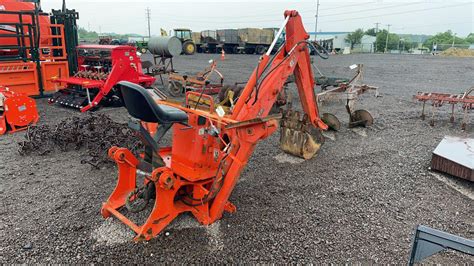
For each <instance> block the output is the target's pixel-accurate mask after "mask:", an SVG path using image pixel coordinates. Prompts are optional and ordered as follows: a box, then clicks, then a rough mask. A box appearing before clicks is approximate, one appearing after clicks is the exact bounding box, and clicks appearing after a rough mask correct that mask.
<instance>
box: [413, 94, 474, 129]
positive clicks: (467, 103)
mask: <svg viewBox="0 0 474 266" xmlns="http://www.w3.org/2000/svg"><path fill="white" fill-rule="evenodd" d="M473 92H474V87H472V88H470V89H469V90H467V91H466V92H464V93H458V94H449V93H441V92H418V94H416V95H415V96H414V97H413V98H414V99H415V100H418V101H419V102H423V108H422V110H421V119H422V120H425V118H426V115H425V105H426V103H427V102H430V103H431V106H432V108H433V109H432V112H431V120H430V126H434V124H435V116H436V112H437V110H438V109H439V108H440V107H442V106H443V105H444V104H447V105H449V104H450V105H451V116H450V122H451V123H454V120H455V119H454V113H455V106H456V105H458V104H459V105H461V108H462V110H463V118H462V122H461V128H462V130H466V127H467V122H468V112H469V110H472V109H473V108H474V95H472V93H473Z"/></svg>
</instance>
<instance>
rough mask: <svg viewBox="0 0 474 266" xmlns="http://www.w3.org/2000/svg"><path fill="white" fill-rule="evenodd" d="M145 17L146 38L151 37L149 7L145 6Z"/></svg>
mask: <svg viewBox="0 0 474 266" xmlns="http://www.w3.org/2000/svg"><path fill="white" fill-rule="evenodd" d="M146 19H147V20H148V38H151V28H150V19H151V10H150V8H149V7H147V8H146Z"/></svg>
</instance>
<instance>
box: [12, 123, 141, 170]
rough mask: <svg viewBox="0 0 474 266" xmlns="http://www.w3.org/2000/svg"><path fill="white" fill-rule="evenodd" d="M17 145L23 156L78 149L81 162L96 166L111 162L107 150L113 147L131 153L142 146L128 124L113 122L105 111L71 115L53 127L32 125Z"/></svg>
mask: <svg viewBox="0 0 474 266" xmlns="http://www.w3.org/2000/svg"><path fill="white" fill-rule="evenodd" d="M18 144H19V149H18V151H19V153H20V154H21V155H30V154H37V155H46V154H48V153H53V152H55V151H71V150H79V151H81V153H82V156H81V157H83V159H82V161H81V162H82V163H88V164H91V165H92V166H94V167H96V168H98V167H99V165H100V164H103V163H107V162H111V161H109V159H108V156H107V151H108V149H109V148H110V147H112V146H115V145H119V146H121V147H127V148H129V149H130V150H131V151H132V152H136V151H138V150H141V148H142V147H143V146H142V144H141V142H140V141H139V139H138V138H137V137H135V135H134V132H133V131H132V130H131V129H130V128H128V126H127V125H126V124H121V123H117V122H114V121H113V120H112V119H110V118H109V117H108V116H106V115H103V114H98V115H96V114H89V115H87V116H81V117H69V118H66V119H63V120H62V121H60V122H59V123H58V124H56V125H54V126H50V125H41V126H32V127H29V128H28V130H27V133H26V135H25V140H24V141H21V142H19V143H18Z"/></svg>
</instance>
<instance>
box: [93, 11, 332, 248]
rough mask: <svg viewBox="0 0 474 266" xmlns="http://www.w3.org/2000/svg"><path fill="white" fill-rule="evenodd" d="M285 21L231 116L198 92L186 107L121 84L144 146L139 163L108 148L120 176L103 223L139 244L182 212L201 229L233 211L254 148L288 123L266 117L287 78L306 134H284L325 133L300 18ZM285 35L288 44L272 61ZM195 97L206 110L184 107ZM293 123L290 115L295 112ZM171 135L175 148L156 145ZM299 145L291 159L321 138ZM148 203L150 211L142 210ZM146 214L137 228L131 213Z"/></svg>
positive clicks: (308, 152) (309, 151)
mask: <svg viewBox="0 0 474 266" xmlns="http://www.w3.org/2000/svg"><path fill="white" fill-rule="evenodd" d="M284 16H285V22H284V24H283V26H282V28H281V29H280V31H279V32H278V34H277V36H276V38H275V41H274V42H273V44H272V45H271V47H270V48H269V50H268V52H267V54H265V55H263V56H262V57H261V59H260V61H259V63H258V65H257V67H256V69H255V71H254V72H253V73H252V75H251V76H250V79H249V81H248V82H247V84H246V86H245V88H244V89H243V90H242V93H241V95H240V96H239V98H238V99H236V102H235V105H234V106H233V108H230V110H228V112H225V111H224V110H223V108H222V107H220V106H217V105H216V104H214V100H213V98H212V97H211V96H209V95H205V94H202V93H197V92H191V91H189V92H187V93H186V104H184V105H181V104H180V103H172V102H169V101H165V100H158V99H156V97H153V95H152V93H151V92H150V91H149V90H146V89H144V88H143V87H141V86H139V85H137V84H133V83H130V82H126V81H122V82H119V83H118V87H119V89H120V91H121V93H122V97H123V101H124V104H125V107H126V108H127V111H128V112H129V114H130V115H131V116H132V117H133V119H132V121H131V122H130V123H129V125H130V127H131V128H133V129H135V130H136V131H137V133H138V134H139V136H140V137H141V139H142V141H143V142H144V144H145V147H146V148H145V152H144V154H142V155H141V156H139V157H136V156H135V155H133V154H132V153H131V152H130V151H129V150H127V149H125V148H118V147H112V148H111V149H110V150H109V156H110V157H111V158H112V159H113V160H115V162H116V163H117V166H118V169H119V175H118V182H117V185H116V187H115V189H114V191H113V192H112V194H111V195H110V196H109V198H108V200H107V201H106V202H105V203H104V204H103V206H102V211H101V212H102V215H103V216H104V217H111V216H115V217H116V218H118V219H119V220H120V221H122V222H123V223H125V224H127V225H128V226H129V227H130V228H131V229H132V230H133V231H135V232H136V234H137V236H136V237H135V240H136V241H138V240H149V239H151V238H153V237H155V236H156V235H157V234H159V233H160V232H161V231H162V230H163V229H164V228H165V227H166V226H167V225H168V224H169V223H170V222H171V221H172V220H173V219H174V218H175V217H176V216H178V215H179V214H180V213H183V212H190V213H192V215H193V216H194V217H195V218H196V219H197V220H198V221H199V222H200V223H202V224H204V225H208V224H211V223H213V222H215V221H216V220H218V219H220V218H221V217H222V214H223V212H224V211H227V212H234V211H236V207H235V206H234V205H233V204H232V203H230V202H229V197H230V195H231V193H232V190H233V189H234V186H235V184H236V183H237V181H238V179H239V176H240V173H241V172H242V170H243V169H244V167H245V165H246V164H247V162H248V160H249V158H250V156H251V155H252V152H253V150H254V149H255V146H256V144H257V143H258V142H259V141H260V140H262V139H264V138H266V137H268V136H270V135H271V134H272V133H274V132H275V131H276V130H277V129H278V121H279V120H280V119H282V117H288V115H287V116H285V115H282V114H270V110H271V109H272V106H273V105H274V104H275V102H276V101H277V99H278V95H279V94H280V92H281V91H282V90H283V86H284V84H285V81H286V80H287V78H288V77H289V76H290V75H294V76H295V80H296V85H297V87H298V92H299V96H300V99H301V105H302V109H303V112H304V113H305V115H304V117H303V119H301V118H299V117H298V122H299V124H303V123H304V124H305V127H306V128H305V129H304V130H302V128H298V126H297V125H298V123H296V124H292V125H291V126H290V127H287V128H288V130H294V131H298V132H303V131H304V133H305V134H311V131H316V132H319V131H320V130H326V129H327V125H326V124H324V123H323V122H322V120H321V118H320V117H319V113H318V108H317V104H316V97H315V94H314V77H313V73H312V69H311V65H310V58H309V53H308V47H307V39H308V38H309V36H308V34H307V33H306V31H305V30H304V27H303V23H302V21H301V17H300V16H299V14H298V12H296V11H286V12H285V13H284ZM283 29H286V42H285V44H284V45H283V46H282V47H281V48H280V49H279V50H278V51H277V53H276V54H275V55H274V56H273V57H270V51H272V49H273V47H274V45H275V43H276V40H277V39H278V37H279V36H280V35H281V33H282V31H283ZM195 96H198V97H200V98H204V99H205V100H206V105H207V106H208V109H203V108H197V104H195V101H189V98H190V97H195ZM197 102H198V103H199V100H197ZM291 117H292V118H294V117H295V116H294V113H293V115H292V116H291ZM286 125H287V124H285V123H283V125H282V126H283V127H285V126H286ZM151 129H153V130H151ZM169 129H171V130H172V132H173V134H172V145H171V146H170V147H159V141H160V139H161V137H162V136H163V135H164V134H165V133H166V132H167V131H168V130H169ZM306 129H308V130H306ZM309 129H311V130H309ZM150 132H152V133H150ZM287 133H288V132H287ZM290 133H291V132H290ZM288 135H291V134H288ZM290 137H293V136H290ZM301 139H302V143H301V144H302V147H304V148H302V149H296V153H300V154H301V153H303V154H304V156H303V157H305V158H310V157H312V156H313V155H314V154H315V153H316V152H317V150H318V149H319V146H320V145H321V143H320V142H318V138H313V137H312V136H309V137H308V136H307V135H304V134H303V135H301ZM137 183H139V184H138V185H137ZM151 202H152V204H153V207H152V208H148V209H147V208H146V207H147V204H149V203H151ZM150 209H151V210H150ZM145 210H148V211H150V214H149V216H148V218H147V219H146V221H144V222H143V223H142V224H141V225H139V223H138V222H137V221H136V220H134V219H133V218H132V217H133V213H134V212H139V211H145Z"/></svg>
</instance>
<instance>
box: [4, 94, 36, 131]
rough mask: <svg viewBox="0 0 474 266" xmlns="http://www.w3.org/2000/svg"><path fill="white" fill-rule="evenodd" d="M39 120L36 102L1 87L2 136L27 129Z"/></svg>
mask: <svg viewBox="0 0 474 266" xmlns="http://www.w3.org/2000/svg"><path fill="white" fill-rule="evenodd" d="M38 119H39V116H38V111H37V110H36V102H35V100H33V99H31V98H29V97H28V96H26V95H25V94H23V93H19V92H13V91H10V90H9V89H8V88H6V87H2V86H0V135H3V134H5V133H6V132H7V131H8V132H10V133H13V132H16V131H18V130H22V129H25V128H27V127H28V126H29V125H31V124H36V122H38Z"/></svg>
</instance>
